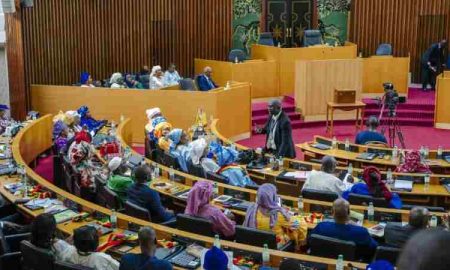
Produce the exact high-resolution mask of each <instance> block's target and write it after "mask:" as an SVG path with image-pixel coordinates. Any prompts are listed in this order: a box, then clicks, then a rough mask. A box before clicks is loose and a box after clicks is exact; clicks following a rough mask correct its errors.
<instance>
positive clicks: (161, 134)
mask: <svg viewBox="0 0 450 270" xmlns="http://www.w3.org/2000/svg"><path fill="white" fill-rule="evenodd" d="M171 130H172V125H171V124H170V123H168V122H162V123H159V124H158V125H156V128H155V132H154V136H155V139H157V140H158V146H159V148H161V149H162V150H163V151H164V152H168V151H169V148H170V140H169V138H168V136H169V133H170V131H171Z"/></svg>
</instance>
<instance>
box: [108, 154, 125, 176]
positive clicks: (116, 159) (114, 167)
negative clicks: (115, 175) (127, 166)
mask: <svg viewBox="0 0 450 270" xmlns="http://www.w3.org/2000/svg"><path fill="white" fill-rule="evenodd" d="M120 164H122V158H120V157H114V158H113V159H111V161H109V163H108V168H109V170H110V171H112V172H113V171H115V170H117V168H119V167H120Z"/></svg>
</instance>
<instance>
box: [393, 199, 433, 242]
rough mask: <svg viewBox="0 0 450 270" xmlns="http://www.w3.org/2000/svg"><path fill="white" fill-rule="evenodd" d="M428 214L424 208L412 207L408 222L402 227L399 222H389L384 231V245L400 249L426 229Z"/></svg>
mask: <svg viewBox="0 0 450 270" xmlns="http://www.w3.org/2000/svg"><path fill="white" fill-rule="evenodd" d="M429 218H430V213H429V211H428V209H426V208H425V207H420V206H418V207H414V208H413V209H411V211H410V212H409V222H408V224H406V225H405V226H403V225H402V224H401V223H400V222H389V223H387V225H386V228H385V229H384V239H385V242H386V244H388V245H389V246H393V247H402V246H403V245H404V244H405V243H406V242H407V241H408V240H409V238H411V237H412V236H413V234H415V233H417V232H418V231H420V230H423V229H426V228H428V220H429Z"/></svg>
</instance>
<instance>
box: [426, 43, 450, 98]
mask: <svg viewBox="0 0 450 270" xmlns="http://www.w3.org/2000/svg"><path fill="white" fill-rule="evenodd" d="M447 55H448V51H447V39H443V40H441V41H440V42H438V43H434V44H432V45H431V46H430V47H429V48H428V49H427V50H426V51H425V52H424V53H423V55H422V60H421V66H422V90H423V91H427V86H428V84H431V88H432V89H435V87H436V76H437V75H439V73H441V72H442V70H443V69H444V68H445V67H446V61H447Z"/></svg>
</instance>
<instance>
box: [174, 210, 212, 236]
mask: <svg viewBox="0 0 450 270" xmlns="http://www.w3.org/2000/svg"><path fill="white" fill-rule="evenodd" d="M177 229H179V230H182V231H187V232H191V233H195V234H200V235H205V236H211V237H213V236H214V235H215V234H216V233H214V232H213V230H212V223H211V221H209V220H207V219H204V218H200V217H194V216H190V215H185V214H178V215H177Z"/></svg>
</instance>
